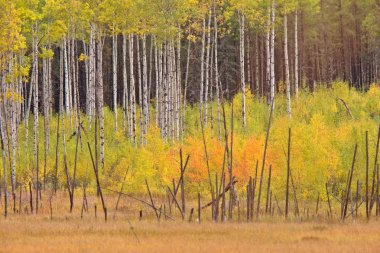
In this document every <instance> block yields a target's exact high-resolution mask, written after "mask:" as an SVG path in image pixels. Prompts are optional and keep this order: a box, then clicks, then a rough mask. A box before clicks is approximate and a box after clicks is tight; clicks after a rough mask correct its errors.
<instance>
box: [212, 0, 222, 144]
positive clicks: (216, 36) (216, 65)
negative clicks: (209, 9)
mask: <svg viewBox="0 0 380 253" xmlns="http://www.w3.org/2000/svg"><path fill="white" fill-rule="evenodd" d="M213 4H214V50H215V52H214V57H215V60H214V64H215V66H214V70H215V87H216V110H217V121H218V140H220V138H221V117H220V116H221V115H220V93H221V90H220V85H219V81H220V80H219V70H218V20H217V14H216V3H215V0H214V3H213Z"/></svg>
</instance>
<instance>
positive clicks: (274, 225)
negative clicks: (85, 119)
mask: <svg viewBox="0 0 380 253" xmlns="http://www.w3.org/2000/svg"><path fill="white" fill-rule="evenodd" d="M107 200H108V202H107V204H108V206H109V209H110V210H111V211H109V219H108V221H107V222H104V219H103V216H102V210H101V206H100V202H99V203H98V204H97V205H98V217H97V219H95V218H94V208H93V205H94V203H95V201H96V198H90V199H89V201H90V203H89V208H90V211H89V212H88V213H86V214H85V215H84V217H83V219H81V218H80V208H79V207H80V199H79V196H78V197H77V200H76V207H75V210H74V212H73V213H72V214H69V213H68V211H67V210H68V209H67V204H68V203H67V202H68V200H67V198H63V197H58V198H57V199H55V200H54V201H53V219H52V220H50V214H49V208H48V206H49V205H48V203H47V200H46V199H45V201H44V202H43V208H42V209H40V212H39V214H38V215H36V214H29V215H27V214H21V215H17V214H11V215H9V217H8V218H7V219H4V217H1V218H0V252H29V253H31V252H123V253H125V252H165V253H170V252H184V253H187V252H192V253H194V252H285V253H286V252H292V253H293V252H305V253H306V252H307V253H310V252H329V253H335V252H350V253H353V252H379V251H380V223H379V222H378V221H376V220H375V218H374V219H373V221H371V222H369V223H367V222H363V221H361V220H358V221H357V222H356V223H353V222H352V221H351V220H348V221H347V222H346V224H339V223H338V222H316V221H313V222H295V221H292V222H286V221H284V220H283V219H280V218H277V219H276V221H262V222H259V223H257V222H254V223H245V222H237V221H235V222H231V223H218V224H213V223H211V222H209V221H205V222H202V223H201V224H197V223H188V222H182V221H179V220H180V219H179V218H176V221H168V220H167V221H165V220H162V221H161V222H158V221H157V220H155V219H154V217H153V216H152V213H151V212H150V211H147V210H146V209H144V218H143V220H142V221H139V220H138V219H137V213H138V211H139V209H140V208H141V207H142V206H138V205H136V204H131V203H129V202H127V201H125V199H124V200H123V202H121V203H120V209H119V211H118V213H117V216H116V219H113V207H114V198H109V197H108V198H107ZM25 205H26V203H25ZM0 209H1V210H2V208H0ZM127 217H128V218H130V219H131V222H132V224H133V226H134V230H135V232H136V234H137V236H138V238H139V240H140V242H141V243H138V242H137V240H136V238H135V237H134V235H133V233H132V232H131V228H130V225H129V223H128V221H127ZM176 217H178V213H177V214H176Z"/></svg>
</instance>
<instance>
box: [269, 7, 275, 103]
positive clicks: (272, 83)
mask: <svg viewBox="0 0 380 253" xmlns="http://www.w3.org/2000/svg"><path fill="white" fill-rule="evenodd" d="M274 27H275V1H274V0H273V2H272V21H271V46H270V47H271V52H270V54H271V57H270V59H271V60H270V65H271V69H270V80H271V83H270V95H271V96H270V98H271V102H272V101H273V100H274V93H275V83H276V82H275V72H274V47H275V44H274V42H275V31H274ZM272 105H273V106H274V103H273V102H272Z"/></svg>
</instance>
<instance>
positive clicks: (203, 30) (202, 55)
mask: <svg viewBox="0 0 380 253" xmlns="http://www.w3.org/2000/svg"><path fill="white" fill-rule="evenodd" d="M205 37H206V21H205V19H204V18H203V29H202V52H201V83H200V94H199V110H200V111H199V116H200V118H199V119H200V120H203V88H204V55H205V40H206V39H205Z"/></svg>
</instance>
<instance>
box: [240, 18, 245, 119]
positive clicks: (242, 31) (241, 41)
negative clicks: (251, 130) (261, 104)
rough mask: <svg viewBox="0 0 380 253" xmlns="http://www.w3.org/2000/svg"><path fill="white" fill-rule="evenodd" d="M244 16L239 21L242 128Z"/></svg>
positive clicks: (243, 110) (243, 104)
mask: <svg viewBox="0 0 380 253" xmlns="http://www.w3.org/2000/svg"><path fill="white" fill-rule="evenodd" d="M244 22H245V18H244V14H241V19H240V87H241V95H242V117H243V126H244V127H245V125H246V118H245V73H244V69H245V66H244V60H245V59H244V58H245V52H244V32H245V31H244Z"/></svg>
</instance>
